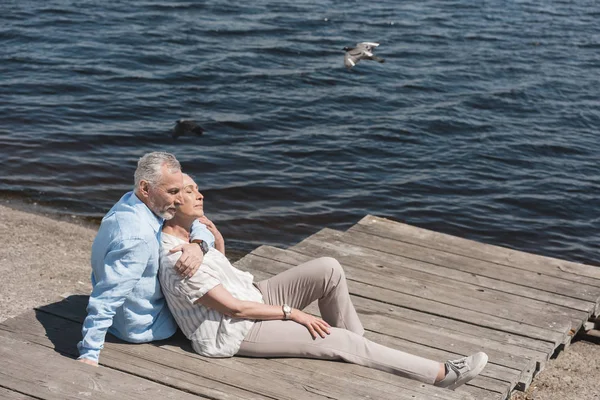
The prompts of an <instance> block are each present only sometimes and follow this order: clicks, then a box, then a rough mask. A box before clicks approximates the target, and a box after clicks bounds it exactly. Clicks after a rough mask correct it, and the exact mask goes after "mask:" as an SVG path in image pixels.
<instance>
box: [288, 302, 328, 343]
mask: <svg viewBox="0 0 600 400" xmlns="http://www.w3.org/2000/svg"><path fill="white" fill-rule="evenodd" d="M290 319H291V320H292V321H294V322H297V323H299V324H302V325H304V326H305V327H306V329H308V331H309V332H310V334H311V336H312V338H313V340H314V339H316V338H317V335H318V336H321V337H322V338H325V336H327V335H329V333H330V331H329V328H331V326H329V324H328V323H327V322H325V321H323V320H322V319H321V318H317V317H315V316H313V315H310V314H307V313H305V312H304V311H301V310H297V309H295V308H294V309H293V310H292V312H291V314H290Z"/></svg>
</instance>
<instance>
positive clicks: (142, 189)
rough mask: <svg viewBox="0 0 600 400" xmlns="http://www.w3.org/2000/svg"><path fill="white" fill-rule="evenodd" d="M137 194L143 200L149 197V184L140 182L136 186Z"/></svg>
mask: <svg viewBox="0 0 600 400" xmlns="http://www.w3.org/2000/svg"><path fill="white" fill-rule="evenodd" d="M138 192H139V193H140V195H141V196H142V197H144V198H148V196H150V182H148V181H144V180H141V181H140V184H139V186H138Z"/></svg>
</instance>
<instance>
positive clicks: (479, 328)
mask: <svg viewBox="0 0 600 400" xmlns="http://www.w3.org/2000/svg"><path fill="white" fill-rule="evenodd" d="M320 256H331V257H335V258H336V259H338V260H339V261H340V262H341V264H342V265H343V266H344V270H345V273H346V277H347V279H348V286H349V290H350V293H351V296H352V301H353V303H354V305H355V307H356V310H357V312H358V313H359V316H360V318H361V321H362V322H363V325H364V326H365V329H366V333H365V336H366V337H367V338H368V339H370V340H373V341H375V342H377V343H381V344H383V345H386V346H389V347H393V348H396V349H399V350H402V351H406V352H409V353H412V354H417V355H420V356H422V357H426V358H430V359H435V360H438V361H444V360H447V359H454V358H458V357H461V356H464V355H468V354H471V353H474V352H476V351H485V352H486V353H487V354H488V355H489V357H490V361H489V364H488V366H487V367H486V368H485V369H484V371H483V372H482V374H481V375H480V376H478V377H477V378H475V379H474V380H472V381H471V382H469V383H468V384H467V385H464V386H462V387H460V388H458V389H457V390H456V391H449V390H444V389H439V388H436V387H433V386H430V385H425V384H422V383H419V382H416V381H413V380H410V379H405V378H402V377H399V376H395V375H392V374H388V373H385V372H382V371H377V370H373V369H369V368H364V367H360V366H357V365H352V364H346V363H342V362H328V361H319V360H310V359H292V358H282V359H252V358H244V357H233V358H228V359H210V358H206V357H202V356H199V355H197V354H195V353H194V352H193V351H192V349H191V346H190V345H189V343H188V341H187V340H186V339H185V338H183V336H182V335H176V337H175V338H172V339H169V340H167V341H162V342H157V343H152V344H140V345H132V344H128V343H124V342H121V341H119V340H116V339H114V338H112V337H110V335H109V338H108V340H107V342H106V344H105V348H104V350H103V351H102V354H101V359H100V362H101V365H102V366H101V367H100V368H93V367H90V366H87V365H84V364H81V363H77V362H75V361H74V360H73V358H74V357H76V356H77V349H76V344H77V342H78V341H79V340H80V338H81V323H82V321H83V318H84V316H85V307H86V305H87V296H85V295H78V294H74V295H73V296H70V297H68V298H67V299H64V300H62V301H58V302H56V303H53V304H49V305H47V306H44V307H41V308H40V309H38V310H35V311H34V310H32V311H30V312H28V313H24V314H22V315H20V316H18V317H16V318H13V319H9V320H7V321H4V322H3V323H2V324H0V360H2V361H1V363H2V365H1V366H0V398H7V399H31V398H36V399H59V398H60V399H75V398H99V399H103V398H124V399H130V398H131V399H138V398H144V400H145V399H150V398H167V399H169V398H177V399H188V398H210V399H217V400H231V399H290V400H291V399H315V400H317V399H318V400H320V399H349V400H353V399H365V398H370V399H375V398H376V399H401V400H402V399H405V400H418V399H422V400H426V399H427V400H429V399H445V400H471V399H478V400H504V399H506V398H507V396H509V395H510V392H511V391H512V390H514V389H515V388H519V389H524V388H526V387H527V386H528V385H529V384H530V383H531V381H532V379H533V376H534V374H535V373H536V371H539V370H541V369H542V368H543V367H544V364H545V362H546V361H547V360H548V358H549V357H550V355H552V354H553V353H554V352H555V351H556V350H557V348H559V346H561V344H567V343H568V342H569V340H570V338H571V337H572V334H573V331H576V330H578V329H580V327H581V326H582V324H583V323H584V322H585V321H586V320H587V319H588V318H589V317H590V316H592V315H594V314H596V313H597V312H598V310H599V308H600V307H599V304H600V269H598V268H595V267H590V266H587V265H582V264H577V263H571V262H566V261H562V260H556V259H552V258H548V257H541V256H537V255H533V254H527V253H523V252H518V251H514V250H510V249H505V248H501V247H497V246H491V245H487V244H481V243H477V242H473V241H470V240H466V239H461V238H457V237H453V236H450V235H444V234H440V233H437V232H431V231H427V230H424V229H420V228H416V227H412V226H409V225H406V224H401V223H397V222H393V221H389V220H386V219H383V218H377V217H373V216H367V217H365V218H363V219H362V220H361V221H359V223H357V224H356V225H355V226H353V227H351V228H350V229H349V230H348V231H346V232H339V231H334V230H331V229H323V230H322V231H320V232H318V233H316V234H314V235H312V236H311V237H309V238H307V239H305V240H303V241H302V242H300V243H298V244H297V245H295V246H293V247H291V248H290V249H288V250H282V249H277V248H274V247H269V246H261V247H259V248H258V249H256V250H254V251H253V252H252V253H251V254H248V255H247V256H246V257H244V258H242V259H241V260H239V261H238V262H237V263H236V266H238V268H240V269H244V270H249V271H251V272H252V273H253V274H254V276H255V279H256V280H257V281H259V280H263V279H268V278H269V277H271V276H273V275H275V274H277V273H279V272H282V271H284V270H286V269H288V268H291V267H293V266H296V265H298V264H301V263H303V262H305V261H308V260H310V259H312V258H315V257H320ZM307 311H308V312H311V313H313V314H316V315H318V314H319V310H318V307H317V305H316V303H313V304H312V305H310V306H309V307H308V308H307Z"/></svg>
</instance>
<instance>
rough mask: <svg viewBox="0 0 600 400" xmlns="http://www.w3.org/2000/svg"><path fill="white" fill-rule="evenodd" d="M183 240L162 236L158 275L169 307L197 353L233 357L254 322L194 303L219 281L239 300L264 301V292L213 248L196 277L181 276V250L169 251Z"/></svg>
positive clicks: (247, 275)
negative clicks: (176, 265) (175, 266)
mask: <svg viewBox="0 0 600 400" xmlns="http://www.w3.org/2000/svg"><path fill="white" fill-rule="evenodd" d="M184 243H186V242H185V241H184V240H183V239H180V238H178V237H175V236H172V235H169V234H166V233H164V232H163V233H162V235H161V248H160V268H159V273H158V275H159V280H160V286H161V288H162V291H163V294H164V295H165V298H166V299H167V304H168V305H169V309H170V310H171V313H172V314H173V316H174V317H175V321H177V324H178V325H179V327H180V328H181V330H182V331H183V333H184V334H185V336H186V337H187V338H188V339H190V340H191V341H192V347H193V348H194V350H195V351H196V352H197V353H198V354H201V355H203V356H207V357H231V356H233V355H234V354H235V353H237V352H238V350H239V349H240V345H241V343H242V341H243V340H244V338H245V337H246V334H247V333H248V331H249V330H250V328H252V325H253V324H254V321H253V320H249V319H238V318H231V317H228V316H226V315H223V314H221V313H220V312H218V311H216V310H213V309H210V308H207V307H205V306H203V305H201V304H194V303H195V302H196V300H198V299H199V298H200V297H202V296H204V295H205V294H206V293H207V292H208V291H209V290H211V289H212V288H214V287H215V286H217V285H219V284H221V285H223V287H224V288H225V289H227V291H228V292H229V293H231V295H232V296H233V297H235V298H236V299H239V300H248V301H256V302H259V303H264V301H263V298H262V295H261V293H260V292H259V291H258V289H257V288H256V287H255V286H254V285H253V284H252V281H253V279H254V277H253V276H252V274H250V273H249V272H242V271H240V270H239V269H237V268H235V267H234V266H233V265H231V263H230V262H229V260H228V259H227V257H225V256H224V255H223V254H222V253H221V252H220V251H218V250H216V249H214V248H211V249H210V250H209V252H208V253H206V255H205V256H204V260H203V261H202V265H201V266H200V268H199V269H198V272H196V273H195V274H194V276H192V277H191V278H182V277H181V276H180V275H179V274H178V273H177V271H175V268H174V265H175V263H176V262H177V260H178V259H179V257H180V255H181V252H177V253H173V254H169V250H170V249H172V248H173V247H175V246H179V245H180V244H184Z"/></svg>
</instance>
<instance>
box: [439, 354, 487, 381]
mask: <svg viewBox="0 0 600 400" xmlns="http://www.w3.org/2000/svg"><path fill="white" fill-rule="evenodd" d="M487 361H488V356H487V354H485V353H484V352H481V351H480V352H479V353H475V354H473V355H471V356H469V357H463V358H459V359H458V360H453V361H446V364H445V365H446V371H447V372H446V376H445V377H444V379H442V380H441V381H439V382H436V383H435V386H439V387H443V388H448V389H450V390H454V389H456V388H457V387H459V386H460V385H463V384H465V383H467V382H469V381H470V380H471V379H473V378H475V377H476V376H477V375H479V373H480V372H481V371H483V368H484V367H485V365H486V364H487Z"/></svg>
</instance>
